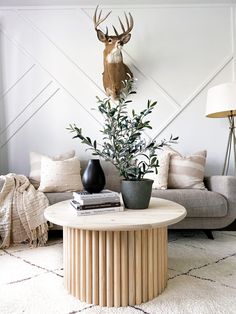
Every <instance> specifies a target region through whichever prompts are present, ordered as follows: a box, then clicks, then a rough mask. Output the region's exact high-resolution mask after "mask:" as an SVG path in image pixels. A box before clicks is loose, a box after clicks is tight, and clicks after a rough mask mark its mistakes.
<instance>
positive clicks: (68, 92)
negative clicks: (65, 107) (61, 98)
mask: <svg viewBox="0 0 236 314" xmlns="http://www.w3.org/2000/svg"><path fill="white" fill-rule="evenodd" d="M0 32H2V33H3V34H4V35H5V36H6V37H7V38H8V39H9V41H11V42H12V43H13V44H14V45H15V46H16V47H17V48H18V49H19V50H21V51H22V52H23V53H24V54H25V55H26V56H28V57H30V58H31V59H32V60H34V61H35V62H36V64H37V65H38V66H39V67H40V68H41V69H43V70H44V71H45V72H46V73H47V74H48V75H49V76H50V77H51V78H52V79H53V80H54V81H55V82H57V84H58V85H59V86H60V87H61V88H62V89H63V90H64V91H65V92H66V93H67V94H68V95H69V96H70V97H71V98H72V99H74V101H75V102H77V104H79V105H80V106H81V107H82V108H83V109H84V110H85V111H86V112H87V113H88V114H89V115H90V116H91V117H92V118H93V119H94V120H95V121H96V122H97V123H99V124H100V125H102V124H101V122H100V121H99V120H98V119H96V118H95V117H94V116H93V115H92V113H91V112H90V111H89V110H88V109H87V108H86V107H85V106H84V105H82V103H81V102H80V101H79V100H78V99H77V98H76V97H75V96H74V95H73V94H72V93H71V92H70V91H69V90H68V89H67V88H66V87H65V86H63V84H62V83H61V82H60V81H59V80H58V79H57V78H56V77H55V76H54V75H53V74H52V73H50V72H49V71H48V70H47V69H46V68H45V67H44V66H43V65H42V64H41V63H40V62H39V61H38V60H37V59H36V58H35V57H34V56H33V55H32V54H31V53H30V52H28V51H27V49H25V48H24V47H23V46H22V45H21V44H20V43H19V42H18V41H16V40H14V39H12V38H10V37H9V36H8V35H7V31H6V30H5V28H3V26H1V27H0Z"/></svg>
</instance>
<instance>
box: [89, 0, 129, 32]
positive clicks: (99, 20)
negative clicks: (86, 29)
mask: <svg viewBox="0 0 236 314" xmlns="http://www.w3.org/2000/svg"><path fill="white" fill-rule="evenodd" d="M98 7H99V6H98V5H97V7H96V10H95V12H94V16H93V23H94V27H95V30H96V31H100V32H101V30H99V29H98V26H99V25H100V24H101V23H102V22H104V21H105V20H106V19H107V17H108V16H109V15H110V14H111V12H112V11H110V12H108V13H107V15H106V16H105V17H103V18H102V10H100V12H99V14H98ZM97 14H98V16H97ZM124 14H125V20H126V24H127V30H125V27H124V24H123V23H122V22H121V19H120V18H119V17H118V19H119V22H120V26H121V28H122V31H123V33H122V34H120V35H119V33H118V32H117V30H116V28H115V26H114V25H112V27H113V29H114V32H115V34H116V36H124V35H127V34H129V33H130V32H131V30H132V29H133V26H134V20H133V17H132V15H131V14H130V13H129V19H130V21H129V19H128V17H127V14H126V13H125V12H124ZM106 35H107V36H108V28H107V27H106Z"/></svg>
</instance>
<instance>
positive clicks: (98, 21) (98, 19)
mask: <svg viewBox="0 0 236 314" xmlns="http://www.w3.org/2000/svg"><path fill="white" fill-rule="evenodd" d="M97 11H98V5H97V7H96V10H95V12H94V16H93V23H94V27H95V30H96V31H98V26H99V25H100V24H101V23H102V22H104V21H105V20H106V19H107V17H108V16H109V15H110V14H111V11H110V12H108V13H107V15H106V16H105V17H103V18H101V16H102V10H100V12H99V15H98V17H97ZM106 33H108V29H107V28H106Z"/></svg>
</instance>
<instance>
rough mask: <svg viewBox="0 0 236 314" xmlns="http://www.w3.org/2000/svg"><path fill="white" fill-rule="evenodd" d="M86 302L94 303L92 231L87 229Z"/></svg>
mask: <svg viewBox="0 0 236 314" xmlns="http://www.w3.org/2000/svg"><path fill="white" fill-rule="evenodd" d="M86 302H87V303H92V232H91V231H89V230H86Z"/></svg>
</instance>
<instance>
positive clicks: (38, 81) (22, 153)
mask: <svg viewBox="0 0 236 314" xmlns="http://www.w3.org/2000/svg"><path fill="white" fill-rule="evenodd" d="M103 8H104V13H105V12H106V11H107V10H110V9H112V11H113V12H112V15H111V16H110V18H109V21H107V23H109V24H116V25H117V22H118V20H117V16H118V15H120V16H123V11H130V12H131V13H132V15H133V17H134V21H135V26H134V29H133V31H132V38H131V40H130V42H129V43H128V44H127V45H126V46H125V47H124V50H125V51H124V59H125V62H126V63H127V64H128V65H129V67H130V68H131V69H132V71H133V73H134V75H135V76H136V77H137V79H138V83H137V92H138V94H137V96H136V97H135V101H134V103H133V106H134V108H135V109H136V110H141V109H142V108H143V107H144V106H145V105H146V101H147V99H153V100H155V99H157V100H158V103H159V105H158V107H157V108H156V110H155V112H154V113H153V116H152V125H153V130H152V131H151V132H149V135H150V136H152V137H153V136H157V135H158V137H159V138H160V139H162V138H164V137H165V138H168V137H169V136H170V134H173V135H175V136H177V135H179V137H180V138H179V144H178V145H177V146H175V149H179V150H180V151H181V152H182V153H183V154H190V153H193V152H195V151H198V150H201V149H207V151H208V159H207V169H206V173H207V174H220V173H221V170H222V165H223V159H224V152H225V148H226V140H227V132H228V124H227V120H226V119H209V118H206V117H205V114H204V112H205V103H206V92H207V89H208V88H209V87H211V86H214V85H217V84H219V83H223V82H228V81H232V80H234V68H235V6H234V5H233V4H231V5H230V4H225V5H214V4H212V5H211V4H209V5H203V4H201V5H194V4H193V5H166V6H165V5H142V6H141V5H132V6H128V5H122V6H117V5H116V6H104V7H103ZM93 12H94V7H86V5H84V6H83V7H81V6H60V7H52V6H50V7H45V6H43V7H42V6H41V7H40V6H38V7H5V8H3V7H2V8H0V64H1V71H0V99H1V104H0V130H1V131H0V136H1V137H0V146H1V152H0V162H1V163H0V169H1V173H7V172H16V173H23V174H26V175H27V174H28V172H29V160H28V158H29V152H30V151H37V152H41V153H45V154H48V155H54V154H58V153H61V152H64V151H67V150H69V149H72V148H74V149H76V151H77V155H79V156H80V157H81V158H82V159H84V158H89V157H90V155H89V153H88V152H86V151H85V149H86V147H85V146H82V145H81V144H80V142H79V141H78V140H72V139H71V137H72V136H71V134H69V133H68V131H67V130H66V127H67V126H68V124H69V123H73V122H75V123H76V124H77V125H78V126H80V127H82V128H83V130H84V133H85V134H88V135H89V136H91V137H93V138H94V137H96V138H97V139H98V140H99V138H101V135H100V133H99V131H98V130H99V128H100V123H102V120H101V118H100V116H99V114H98V113H96V111H91V108H92V107H96V100H95V96H96V95H98V96H102V97H103V96H104V92H103V87H102V76H101V73H102V71H103V68H102V63H103V61H102V51H103V46H102V43H100V42H98V40H97V37H96V34H95V31H94V28H93V23H92V19H91V16H92V15H93Z"/></svg>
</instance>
